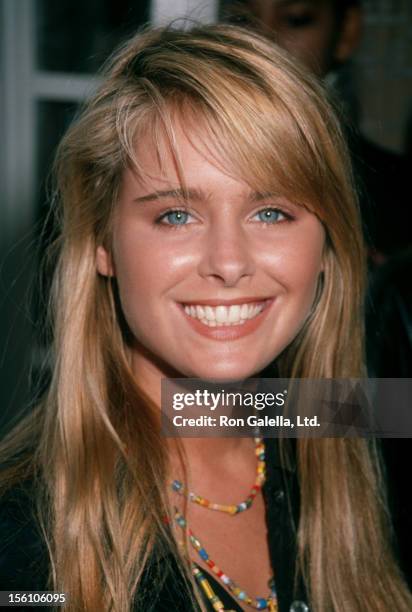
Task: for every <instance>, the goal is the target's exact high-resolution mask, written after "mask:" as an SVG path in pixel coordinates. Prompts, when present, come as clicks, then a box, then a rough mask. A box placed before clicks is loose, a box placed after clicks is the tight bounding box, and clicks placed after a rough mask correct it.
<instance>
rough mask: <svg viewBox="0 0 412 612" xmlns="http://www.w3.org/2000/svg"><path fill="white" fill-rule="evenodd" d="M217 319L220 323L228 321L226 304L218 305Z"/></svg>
mask: <svg viewBox="0 0 412 612" xmlns="http://www.w3.org/2000/svg"><path fill="white" fill-rule="evenodd" d="M216 321H217V322H218V323H227V308H226V306H218V307H217V308H216Z"/></svg>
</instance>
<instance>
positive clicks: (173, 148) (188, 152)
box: [125, 121, 248, 190]
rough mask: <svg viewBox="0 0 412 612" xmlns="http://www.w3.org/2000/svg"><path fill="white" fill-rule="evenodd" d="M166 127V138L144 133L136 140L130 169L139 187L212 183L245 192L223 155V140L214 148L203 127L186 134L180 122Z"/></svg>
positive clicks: (237, 172)
mask: <svg viewBox="0 0 412 612" xmlns="http://www.w3.org/2000/svg"><path fill="white" fill-rule="evenodd" d="M169 127H171V128H172V129H171V133H169V134H167V133H166V131H165V130H163V131H162V132H160V133H159V134H157V135H156V137H154V135H153V133H150V132H148V131H146V132H144V133H142V135H141V136H140V137H139V138H138V139H137V140H136V146H135V157H134V161H133V162H132V164H131V168H130V169H131V170H132V173H133V176H134V179H135V180H137V181H138V182H139V183H140V185H141V186H142V187H150V188H157V189H164V188H165V187H171V188H183V189H184V188H185V187H191V186H196V185H202V184H203V185H205V184H210V185H211V186H212V185H213V184H214V183H218V184H219V183H220V184H221V186H222V187H224V186H225V185H226V184H230V185H231V186H232V187H233V186H234V184H235V183H237V184H238V187H239V188H242V189H243V190H245V189H248V184H247V182H246V181H245V180H243V177H242V172H241V170H240V169H239V168H238V167H237V166H236V163H235V162H234V161H233V159H230V157H228V155H227V154H226V153H225V152H224V149H225V146H224V145H225V142H224V140H225V139H224V137H223V136H222V139H221V141H220V143H219V144H220V145H221V147H218V146H217V144H216V143H215V142H213V140H212V138H211V137H210V135H209V134H208V133H207V130H206V129H205V127H201V126H200V125H199V126H197V127H196V128H192V129H190V130H188V129H187V128H184V127H183V125H182V123H181V122H180V121H178V122H176V123H175V124H174V125H173V126H169ZM125 176H130V173H127V174H126V175H125Z"/></svg>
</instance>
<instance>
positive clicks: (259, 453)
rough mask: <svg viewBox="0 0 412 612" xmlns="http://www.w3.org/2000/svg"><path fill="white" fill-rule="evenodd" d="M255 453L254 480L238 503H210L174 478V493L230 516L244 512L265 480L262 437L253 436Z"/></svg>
mask: <svg viewBox="0 0 412 612" xmlns="http://www.w3.org/2000/svg"><path fill="white" fill-rule="evenodd" d="M255 453H256V457H257V460H258V461H257V467H256V478H255V482H254V484H253V486H252V488H251V490H250V493H249V495H248V497H247V498H246V499H245V500H244V501H242V502H240V504H236V505H235V504H233V505H226V504H216V503H212V502H211V501H209V500H208V499H206V498H205V497H202V496H201V495H197V494H196V493H192V492H189V493H187V491H186V490H185V487H184V486H183V484H182V483H181V482H180V480H174V481H173V482H172V489H173V491H175V492H176V493H179V495H187V496H188V499H189V500H190V501H191V502H193V503H194V504H198V505H199V506H203V507H204V508H208V509H209V510H217V511H219V512H225V513H227V514H231V515H232V516H234V515H235V514H239V512H244V511H245V510H247V509H248V508H250V506H251V505H252V504H253V501H254V499H255V497H256V495H257V494H258V493H259V491H260V489H261V488H262V485H263V483H264V481H265V471H266V464H265V446H264V444H263V440H262V438H255Z"/></svg>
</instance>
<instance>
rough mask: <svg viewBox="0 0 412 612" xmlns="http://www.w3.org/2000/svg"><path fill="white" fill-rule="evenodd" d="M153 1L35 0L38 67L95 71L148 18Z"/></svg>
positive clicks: (42, 68) (85, 71)
mask: <svg viewBox="0 0 412 612" xmlns="http://www.w3.org/2000/svg"><path fill="white" fill-rule="evenodd" d="M149 5H150V0H58V1H56V0H36V21H37V23H36V27H37V36H36V39H37V49H36V56H37V57H36V63H37V68H38V69H39V70H54V71H60V72H79V73H82V72H83V73H94V72H96V70H97V69H98V68H99V66H100V65H101V64H102V62H103V61H104V60H105V59H106V58H107V57H108V56H109V55H110V53H111V52H112V51H113V49H114V47H116V46H117V45H118V44H119V42H121V41H122V40H123V39H124V38H125V37H126V36H128V35H130V34H132V33H133V32H134V31H135V30H136V29H137V28H138V27H140V26H142V25H143V24H145V23H147V21H148V19H149Z"/></svg>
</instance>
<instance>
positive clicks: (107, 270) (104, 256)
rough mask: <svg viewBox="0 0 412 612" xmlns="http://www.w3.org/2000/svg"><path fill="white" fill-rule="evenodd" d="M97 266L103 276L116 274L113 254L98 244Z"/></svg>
mask: <svg viewBox="0 0 412 612" xmlns="http://www.w3.org/2000/svg"><path fill="white" fill-rule="evenodd" d="M96 268H97V271H98V273H99V274H101V275H102V276H114V275H115V274H114V266H113V261H112V256H111V254H110V253H109V252H108V251H107V250H106V249H105V248H104V246H98V247H97V250H96Z"/></svg>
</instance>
